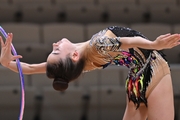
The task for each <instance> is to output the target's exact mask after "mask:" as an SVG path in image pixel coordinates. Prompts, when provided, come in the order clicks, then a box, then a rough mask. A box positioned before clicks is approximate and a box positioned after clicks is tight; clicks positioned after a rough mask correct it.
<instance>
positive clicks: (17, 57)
mask: <svg viewBox="0 0 180 120" xmlns="http://www.w3.org/2000/svg"><path fill="white" fill-rule="evenodd" d="M19 58H22V56H21V55H16V56H13V57H12V59H13V60H16V59H19Z"/></svg>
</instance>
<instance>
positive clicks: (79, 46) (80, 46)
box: [75, 41, 89, 56]
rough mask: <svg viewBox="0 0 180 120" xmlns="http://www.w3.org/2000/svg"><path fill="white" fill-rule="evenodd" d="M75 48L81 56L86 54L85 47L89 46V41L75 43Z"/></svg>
mask: <svg viewBox="0 0 180 120" xmlns="http://www.w3.org/2000/svg"><path fill="white" fill-rule="evenodd" d="M75 47H76V50H77V51H78V52H79V54H80V55H81V56H86V53H87V52H85V51H86V49H87V48H88V47H89V41H86V42H82V43H76V44H75Z"/></svg>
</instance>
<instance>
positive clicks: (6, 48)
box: [0, 33, 22, 67]
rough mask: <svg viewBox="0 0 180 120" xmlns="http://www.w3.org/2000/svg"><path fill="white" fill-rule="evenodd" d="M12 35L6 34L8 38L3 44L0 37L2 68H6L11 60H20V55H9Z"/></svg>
mask: <svg viewBox="0 0 180 120" xmlns="http://www.w3.org/2000/svg"><path fill="white" fill-rule="evenodd" d="M12 38H13V34H12V33H8V37H7V39H6V41H5V43H4V41H3V39H2V37H1V36H0V41H1V56H0V62H1V65H3V66H4V67H8V66H9V64H10V62H11V61H13V60H16V59H18V58H22V56H21V55H16V56H13V55H12V53H11V43H12Z"/></svg>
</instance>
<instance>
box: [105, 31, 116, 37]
mask: <svg viewBox="0 0 180 120" xmlns="http://www.w3.org/2000/svg"><path fill="white" fill-rule="evenodd" d="M105 35H106V36H108V37H110V38H115V37H117V36H116V35H115V34H114V33H113V32H112V31H111V30H107V32H106V33H105Z"/></svg>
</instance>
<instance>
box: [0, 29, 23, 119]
mask: <svg viewBox="0 0 180 120" xmlns="http://www.w3.org/2000/svg"><path fill="white" fill-rule="evenodd" d="M0 32H1V34H2V35H3V36H4V38H5V39H6V38H7V36H8V35H7V33H6V32H5V30H4V29H3V28H2V27H1V26H0ZM11 51H12V53H13V54H14V55H17V52H16V50H15V48H14V46H13V44H11ZM16 65H17V68H18V71H19V77H20V84H21V106H20V113H19V119H18V120H22V119H23V114H24V105H25V90H24V75H23V72H22V68H21V64H20V61H19V59H16Z"/></svg>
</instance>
